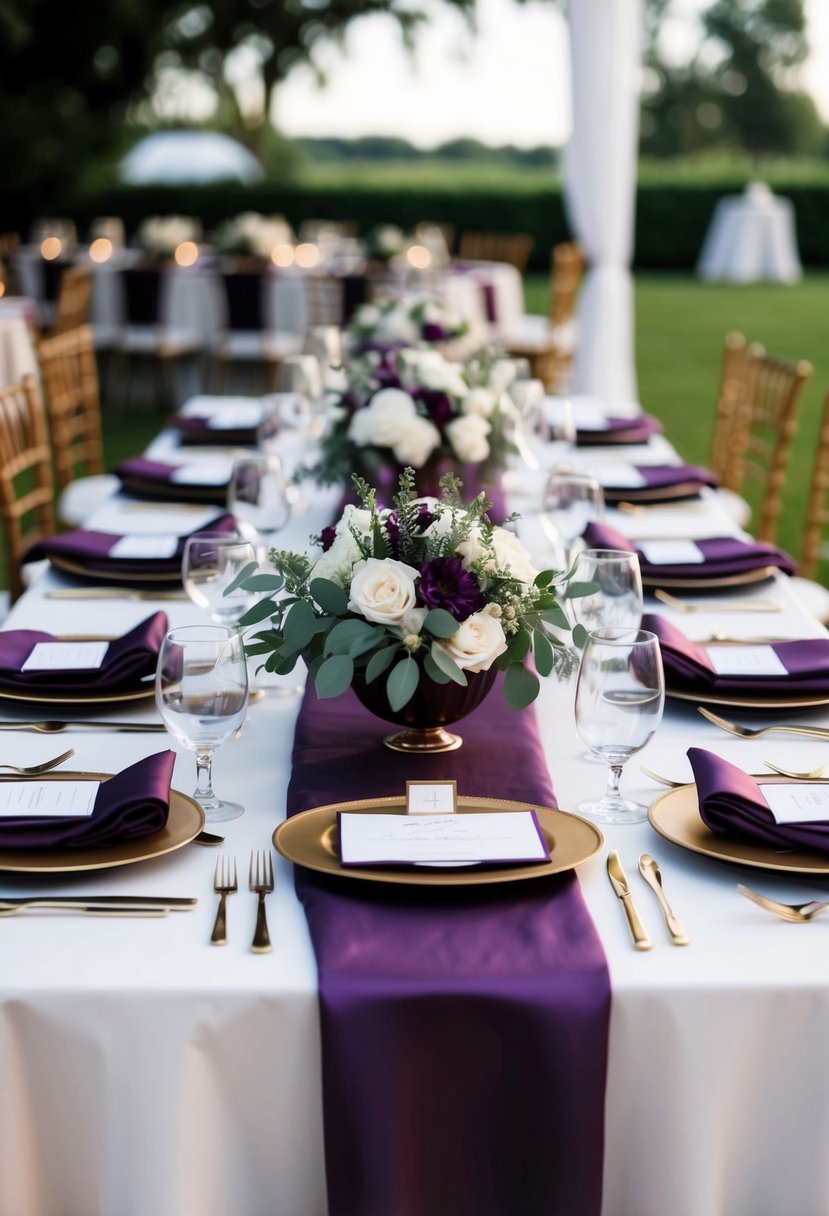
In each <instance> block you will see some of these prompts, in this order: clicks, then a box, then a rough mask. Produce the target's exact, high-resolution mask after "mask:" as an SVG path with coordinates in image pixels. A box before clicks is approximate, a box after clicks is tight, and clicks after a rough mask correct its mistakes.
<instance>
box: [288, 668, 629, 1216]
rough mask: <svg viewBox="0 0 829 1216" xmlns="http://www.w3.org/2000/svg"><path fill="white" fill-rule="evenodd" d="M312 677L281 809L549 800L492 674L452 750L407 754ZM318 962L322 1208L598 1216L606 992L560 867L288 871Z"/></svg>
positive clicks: (349, 698)
mask: <svg viewBox="0 0 829 1216" xmlns="http://www.w3.org/2000/svg"><path fill="white" fill-rule="evenodd" d="M389 729H390V728H389V727H388V726H387V725H386V724H385V723H383V722H381V721H380V720H379V719H377V718H375V717H373V716H372V715H371V714H369V713H368V711H366V710H365V709H363V708H362V707H361V706H360V705H359V703H358V702H357V700H356V698H355V697H354V696H353V694H352V693H351V692H348V693H346V694H345V695H344V696H343V697H341V698H338V699H336V700H333V701H318V700H317V698H316V694H315V693H314V691H313V688H312V686H311V684H310V682H309V687H308V691H307V692H306V696H305V701H304V703H303V706H302V709H301V710H300V715H299V720H298V723H297V730H296V738H295V743H294V756H293V772H292V776H291V784H290V788H289V792H288V810H289V813H290V814H294V813H295V812H297V811H301V810H304V809H306V808H308V807H313V806H318V805H322V804H326V803H330V802H334V801H339V800H349V799H354V798H364V797H365V798H371V797H378V796H382V795H384V794H386V795H388V794H403V793H405V782H406V779H407V778H412V777H417V778H419V779H424V780H430V779H442V778H443V779H450V778H454V779H455V780H457V782H458V791H459V793H460V794H482V795H486V796H488V797H498V796H501V797H503V798H508V799H517V800H519V801H527V802H530V803H532V804H534V805H536V806H541V805H543V806H554V805H555V803H554V801H553V798H554V795H553V791H552V787H551V785H550V778H549V774H548V772H547V768H546V764H545V762H544V756H543V750H542V747H541V743H540V740H539V738H538V733H537V728H536V723H535V717H534V714H533V712H532V710H527V711H524V712H523V713H520V714H518V713H514V712H513V711H510V710H508V709H507V708H506V707H505V706H504V704H503V700H502V696H501V691H500V683H499V684H497V685H496V687H495V689H494V690H493V692H492V693H491V694H490V697H489V699H488V700H487V701H486V702H485V703H484V704H483V705H482V706H480V707H479V708H478V709H477V710H475V712H474V713H472V714H471V715H470V716H469V717H468V718H465V719H464V720H463V721H462V722H461V723H459V724H458V728H457V729H458V731H459V733H460V734H461V735H462V736H463V739H464V744H463V747H462V748H461V749H460V751H458V752H454V753H450V754H448V755H438V756H432V757H425V756H424V757H418V758H416V759H415V758H407V757H404V756H401V755H399V754H397V753H395V752H391V751H389V750H388V749H387V748H385V747H383V745H382V742H381V739H382V736H383V734H384V733H388V730H389ZM295 877H296V888H297V893H298V895H299V897H300V899H301V900H302V902H303V904H304V907H305V911H306V915H307V917H308V923H309V928H310V931H311V937H312V940H313V944H314V950H315V952H316V957H317V964H318V967H319V987H320V1004H321V1024H322V1053H323V1098H324V1118H325V1152H326V1168H327V1179H328V1199H329V1213H330V1216H392V1214H393V1216H507V1214H508V1213H509V1214H512V1213H514V1214H515V1216H518V1214H519V1213H523V1214H525V1216H542V1214H543V1216H598V1213H599V1211H600V1207H601V1186H602V1156H603V1119H604V1115H603V1108H604V1088H605V1073H606V1064H607V1032H608V1020H609V1010H610V987H609V978H608V974H607V967H606V963H605V959H604V955H603V952H602V947H601V944H600V942H599V939H598V936H597V934H596V931H595V927H594V926H593V923H592V921H591V920H590V917H589V915H588V913H587V909H586V907H585V904H584V901H583V899H582V895H581V891H580V889H579V885H578V881H577V879H576V876H575V874H574V873H572V872H570V873H566V874H561V875H557V876H554V877H551V878H549V879H539V880H535V881H528V882H526V883H517V884H504V885H503V886H499V885H493V886H490V887H480V888H477V889H475V888H446V887H444V888H440V887H436V888H429V887H420V888H415V889H412V888H407V887H403V886H400V887H396V886H392V885H381V884H370V883H361V882H355V881H349V880H346V879H337V878H327V877H323V876H321V875H317V874H313V873H312V872H310V871H307V870H302V869H301V868H298V869H297V870H296V872H295Z"/></svg>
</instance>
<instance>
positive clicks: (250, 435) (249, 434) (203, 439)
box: [173, 413, 279, 447]
mask: <svg viewBox="0 0 829 1216" xmlns="http://www.w3.org/2000/svg"><path fill="white" fill-rule="evenodd" d="M173 425H174V426H175V427H176V429H177V430H178V432H179V436H180V438H181V442H182V443H184V444H217V445H219V446H220V447H227V446H229V445H230V446H232V445H234V444H241V445H242V446H246V447H252V446H253V447H255V446H256V444H257V443H259V441H260V440H261V439H269V438H270V437H271V436H272V435H275V434H276V432H277V431H278V430H279V415H278V414H276V413H271V414H265V415H264V416H263V418H262V421H261V422H260V423H259V425H258V426H240V427H237V428H235V429H232V428H229V427H212V426H211V425H210V419H209V418H198V417H195V418H189V417H187V416H186V415H178V416H177V417H176V418H175V419H174V420H173Z"/></svg>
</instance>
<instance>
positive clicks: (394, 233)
mask: <svg viewBox="0 0 829 1216" xmlns="http://www.w3.org/2000/svg"><path fill="white" fill-rule="evenodd" d="M408 244H409V237H408V236H407V235H406V233H405V232H404V231H403V229H402V228H399V227H398V226H397V224H376V225H375V226H374V227H373V228H372V229H370V231H369V232H367V233H366V235H365V237H364V238H363V245H364V247H365V251H366V254H367V255H368V257H370V258H371V259H372V260H373V261H375V262H388V261H390V260H391V259H392V258H394V257H397V256H398V255H399V254H401V253H403V252H404V251H405V249H406V246H407V245H408Z"/></svg>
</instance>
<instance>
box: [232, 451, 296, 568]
mask: <svg viewBox="0 0 829 1216" xmlns="http://www.w3.org/2000/svg"><path fill="white" fill-rule="evenodd" d="M227 509H228V511H229V512H230V514H231V515H233V516H234V518H235V519H236V521H237V523H238V525H239V527H240V530H241V531H242V533H243V534H244V535H246V536H249V539H250V541H251V544H253V545H255V546H256V548H257V550H258V552H257V556H258V558H259V561H260V562H264V561H266V560H267V553H268V550H269V549H271V548H272V547H273V545H274V538H275V536H276V533H277V532H278V531H279V530H280V529H281V528H284V527H285V525H286V524H287V522H288V520H289V519H290V517H291V503H290V499H289V496H288V487H287V485H286V482H285V474H284V471H283V468H282V461H281V460H280V459H279V457H278V456H272V455H265V454H264V453H261V452H251V453H249V454H248V453H246V454H245V455H244V456H238V457H237V458H236V459H235V460H234V462H233V469H232V471H231V474H230V482H229V484H228V492H227Z"/></svg>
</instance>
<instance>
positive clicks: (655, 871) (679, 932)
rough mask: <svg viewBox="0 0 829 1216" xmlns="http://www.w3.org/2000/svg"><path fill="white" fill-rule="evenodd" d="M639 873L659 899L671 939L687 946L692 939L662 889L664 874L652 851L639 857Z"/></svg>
mask: <svg viewBox="0 0 829 1216" xmlns="http://www.w3.org/2000/svg"><path fill="white" fill-rule="evenodd" d="M639 873H640V874H641V875H642V877H643V878H644V880H645V882H646V883H647V884H648V886H649V887H650V889H651V890H652V891H653V893H654V894H655V895H656V898H657V899H658V900H659V906H660V907H661V908H662V914H663V915H664V917H665V924H666V925H667V926H668V933H669V934H670V936H671V941H672V942H673V944H674V945H675V946H687V945H688V944H689V943H690V940H691V939H690V938H689V936H688V934H687V933H686V932H685V930H684V929H683V928H682V925H681V924H680V923H679V921H678V920H677V918H676V917H675V916H674V914H673V911H672V909H671V905H670V904H669V903H668V901H667V899H666V898H665V892H664V891H663V890H662V874H661V872H660V869H659V866H658V865H657V863H656V862H655V861H654V859H653V858H652V857H651V855H650V853H643V854H642V856H641V857H640V858H639Z"/></svg>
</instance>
